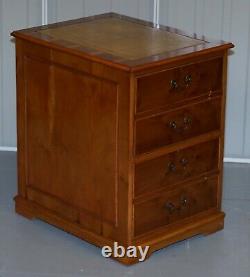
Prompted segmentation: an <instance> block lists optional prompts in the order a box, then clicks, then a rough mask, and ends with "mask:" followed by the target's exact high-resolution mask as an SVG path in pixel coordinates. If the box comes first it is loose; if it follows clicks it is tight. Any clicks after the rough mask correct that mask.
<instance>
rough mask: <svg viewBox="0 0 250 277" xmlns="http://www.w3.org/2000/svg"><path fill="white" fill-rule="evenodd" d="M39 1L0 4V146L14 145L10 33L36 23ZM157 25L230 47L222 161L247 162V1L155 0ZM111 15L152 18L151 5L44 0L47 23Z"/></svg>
mask: <svg viewBox="0 0 250 277" xmlns="http://www.w3.org/2000/svg"><path fill="white" fill-rule="evenodd" d="M41 3H42V0H0V145H2V146H15V145H16V131H15V56H14V44H13V43H11V42H10V36H9V33H10V31H12V30H14V29H20V28H24V27H27V26H34V25H40V24H41V23H42V4H41ZM160 4H161V5H160V23H161V24H166V25H170V26H173V27H177V28H181V29H183V30H186V31H189V32H196V33H198V34H204V35H206V36H209V37H212V38H218V39H221V38H222V39H224V40H227V41H232V42H233V43H234V44H235V45H236V48H235V50H234V54H233V55H231V57H230V60H229V74H228V75H229V81H228V102H227V124H226V156H227V157H236V158H250V81H249V80H250V55H249V53H250V1H249V0H161V1H160ZM108 11H114V12H118V13H122V14H127V15H130V16H134V17H138V18H143V19H146V20H151V21H152V19H153V0H48V21H49V22H56V21H61V20H66V19H71V18H77V17H82V16H87V15H93V14H98V13H103V12H108Z"/></svg>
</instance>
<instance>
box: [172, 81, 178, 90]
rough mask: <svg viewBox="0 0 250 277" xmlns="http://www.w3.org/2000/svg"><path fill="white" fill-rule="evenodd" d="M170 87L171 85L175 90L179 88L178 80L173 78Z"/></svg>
mask: <svg viewBox="0 0 250 277" xmlns="http://www.w3.org/2000/svg"><path fill="white" fill-rule="evenodd" d="M170 87H171V89H173V90H176V89H178V87H179V86H178V83H177V81H176V80H171V81H170Z"/></svg>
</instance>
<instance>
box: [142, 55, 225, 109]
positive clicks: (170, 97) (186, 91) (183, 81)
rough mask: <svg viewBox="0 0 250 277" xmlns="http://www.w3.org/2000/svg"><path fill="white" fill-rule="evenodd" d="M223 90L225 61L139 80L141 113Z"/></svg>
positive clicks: (165, 72) (171, 70) (211, 62)
mask: <svg viewBox="0 0 250 277" xmlns="http://www.w3.org/2000/svg"><path fill="white" fill-rule="evenodd" d="M221 87H222V58H216V59H213V60H208V61H204V62H200V63H195V64H191V65H187V66H183V67H178V68H174V69H170V70H166V71H163V72H160V73H156V74H153V75H148V76H145V77H140V78H138V80H137V113H139V112H144V111H148V110H152V109H158V108H160V107H162V106H167V105H171V104H175V103H178V102H183V101H185V100H187V99H189V98H195V97H199V96H202V95H205V94H208V93H211V92H214V91H218V90H221Z"/></svg>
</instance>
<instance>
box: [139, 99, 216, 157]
mask: <svg viewBox="0 0 250 277" xmlns="http://www.w3.org/2000/svg"><path fill="white" fill-rule="evenodd" d="M220 117H221V99H220V98H217V99H214V100H208V101H206V102H203V103H199V104H195V105H192V106H186V107H185V108H182V109H178V110H175V111H173V112H166V113H163V114H160V115H155V116H152V117H150V118H146V119H140V120H137V121H136V154H142V153H146V152H150V151H152V150H154V149H157V148H160V147H163V146H166V145H169V144H172V143H176V142H179V141H182V140H185V139H188V138H191V137H194V136H198V135H201V134H204V133H207V132H210V131H214V130H218V129H219V128H220Z"/></svg>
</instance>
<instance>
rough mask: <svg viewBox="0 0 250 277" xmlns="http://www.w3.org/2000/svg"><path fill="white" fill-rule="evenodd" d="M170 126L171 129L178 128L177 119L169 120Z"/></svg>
mask: <svg viewBox="0 0 250 277" xmlns="http://www.w3.org/2000/svg"><path fill="white" fill-rule="evenodd" d="M169 127H170V128H171V129H177V123H176V121H170V122H169Z"/></svg>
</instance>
